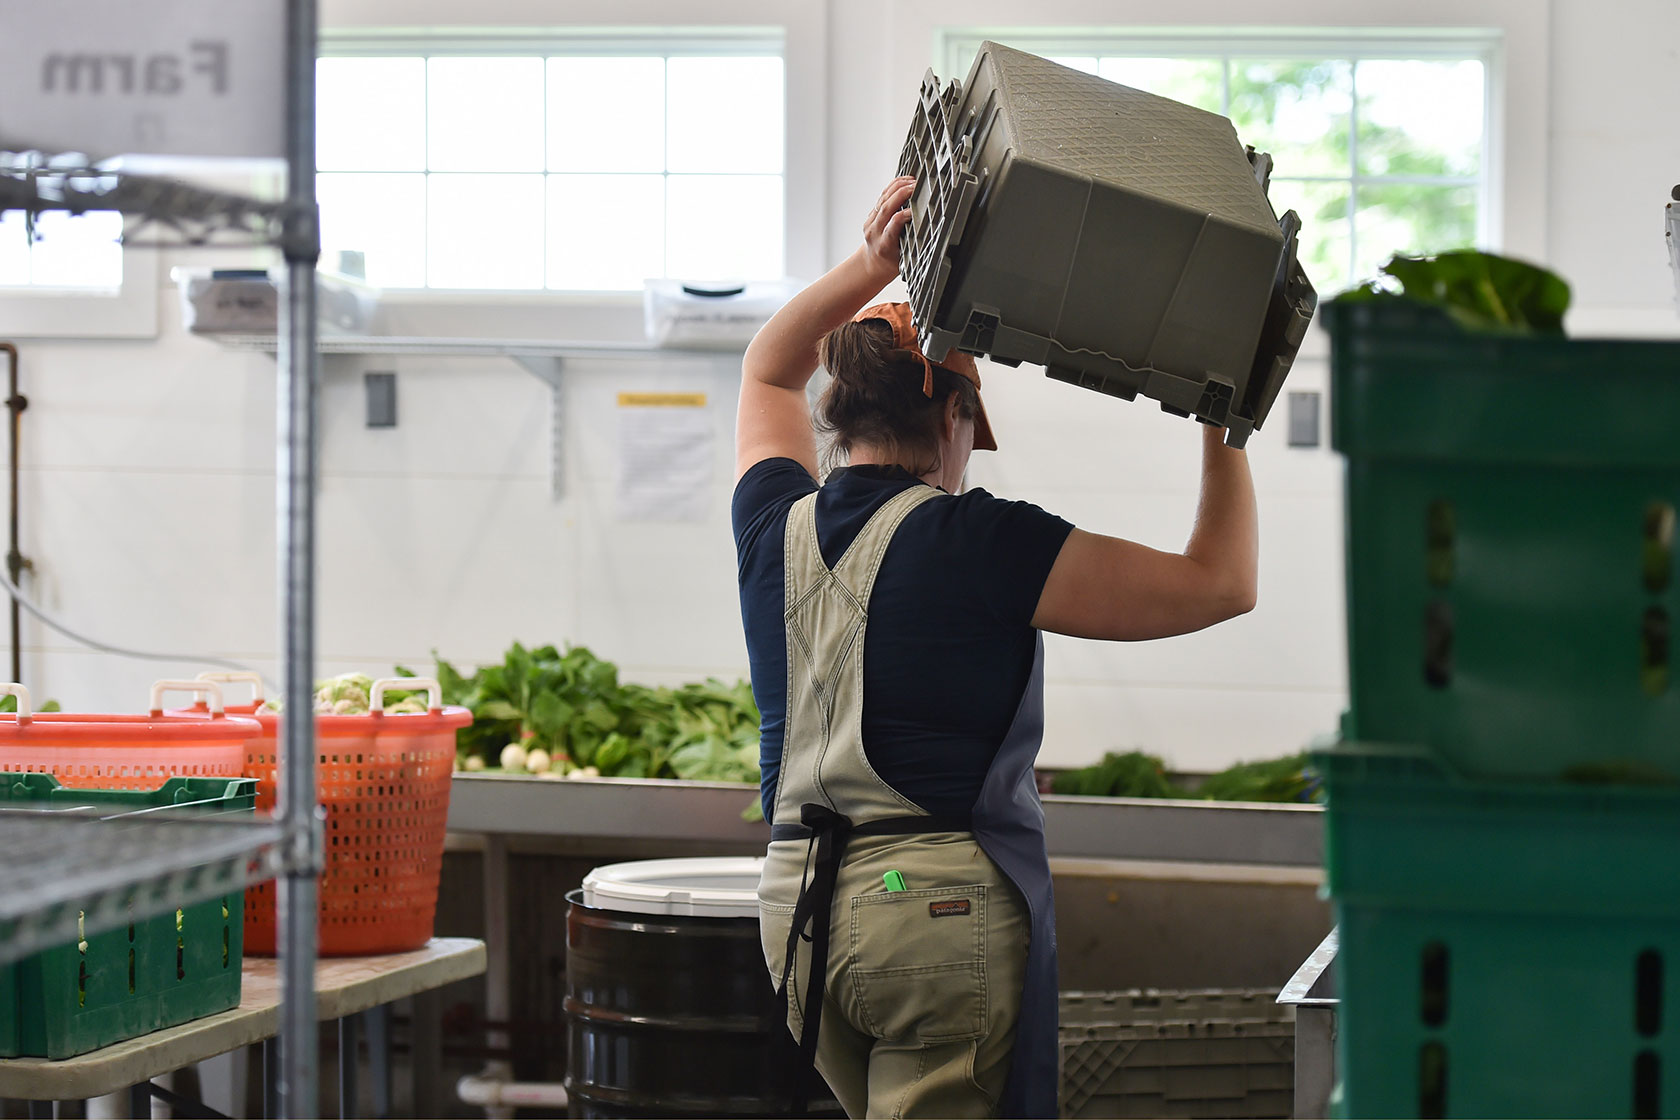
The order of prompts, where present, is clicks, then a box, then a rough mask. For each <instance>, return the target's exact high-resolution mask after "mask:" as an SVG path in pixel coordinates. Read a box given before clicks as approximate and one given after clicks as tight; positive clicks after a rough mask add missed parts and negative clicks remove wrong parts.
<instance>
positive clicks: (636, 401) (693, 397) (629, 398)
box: [618, 393, 706, 408]
mask: <svg viewBox="0 0 1680 1120" xmlns="http://www.w3.org/2000/svg"><path fill="white" fill-rule="evenodd" d="M618 407H620V408H705V407H706V394H704V393H620V394H619V395H618Z"/></svg>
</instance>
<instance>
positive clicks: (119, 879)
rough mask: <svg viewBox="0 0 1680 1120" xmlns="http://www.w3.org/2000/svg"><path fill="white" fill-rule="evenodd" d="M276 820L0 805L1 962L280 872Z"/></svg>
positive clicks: (279, 834) (280, 835) (280, 848)
mask: <svg viewBox="0 0 1680 1120" xmlns="http://www.w3.org/2000/svg"><path fill="white" fill-rule="evenodd" d="M282 840H283V832H282V829H281V827H280V825H279V824H277V823H274V822H271V821H266V820H256V821H253V820H251V819H249V817H246V818H244V819H239V818H235V817H232V816H216V817H206V816H202V815H199V816H185V815H180V814H168V813H163V812H138V813H133V812H130V813H125V814H124V815H123V816H121V817H117V818H112V819H102V818H101V816H100V815H99V814H97V813H94V812H90V811H88V810H85V809H53V810H41V809H3V810H0V852H4V853H5V854H6V858H5V860H4V861H0V964H5V963H7V962H9V961H12V960H16V959H19V958H21V957H25V956H28V955H29V954H31V953H35V952H38V951H40V950H41V949H46V948H51V947H52V946H54V945H62V944H64V943H65V942H71V941H76V940H77V939H78V938H80V937H83V936H85V935H87V934H90V933H97V932H99V931H101V930H107V929H114V928H116V927H119V926H123V925H126V924H127V923H129V922H131V921H134V920H135V919H137V918H145V917H150V916H152V915H154V914H159V913H164V912H167V911H169V910H173V909H176V908H179V907H184V906H188V905H191V904H192V903H195V902H201V901H203V900H205V899H209V898H214V897H215V896H217V895H222V894H227V893H229V892H230V891H236V890H241V889H243V888H244V887H246V886H249V885H250V884H252V883H259V882H262V881H263V880H265V879H272V878H274V877H275V876H276V875H279V874H282V873H284V872H285V871H286V870H287V869H288V868H287V862H286V859H285V857H284V852H285V845H284V844H283V843H282Z"/></svg>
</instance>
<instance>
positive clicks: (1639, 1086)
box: [1633, 1050, 1662, 1118]
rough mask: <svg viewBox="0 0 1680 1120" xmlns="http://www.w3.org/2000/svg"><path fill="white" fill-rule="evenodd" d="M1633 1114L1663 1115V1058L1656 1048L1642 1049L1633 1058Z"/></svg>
mask: <svg viewBox="0 0 1680 1120" xmlns="http://www.w3.org/2000/svg"><path fill="white" fill-rule="evenodd" d="M1633 1115H1634V1116H1635V1117H1639V1118H1643V1117H1646V1116H1661V1115H1662V1059H1661V1058H1659V1057H1658V1056H1657V1052H1656V1051H1655V1050H1641V1051H1640V1052H1639V1053H1638V1055H1637V1056H1635V1057H1634V1059H1633Z"/></svg>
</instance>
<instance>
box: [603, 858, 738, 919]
mask: <svg viewBox="0 0 1680 1120" xmlns="http://www.w3.org/2000/svg"><path fill="white" fill-rule="evenodd" d="M763 872H764V860H763V858H762V857H754V856H728V857H712V858H705V859H645V860H637V861H636V862H634V863H613V864H608V865H607V866H605V867H597V868H596V869H595V870H593V871H591V872H590V873H589V874H588V875H586V876H584V879H583V904H584V905H585V906H591V907H594V908H596V909H599V910H624V911H628V912H630V913H632V914H667V915H675V916H680V917H690V918H756V917H758V880H759V877H760V876H761V875H762V874H763Z"/></svg>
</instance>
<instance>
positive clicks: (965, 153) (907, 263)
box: [898, 70, 980, 361]
mask: <svg viewBox="0 0 1680 1120" xmlns="http://www.w3.org/2000/svg"><path fill="white" fill-rule="evenodd" d="M961 96H962V86H961V85H960V84H959V83H958V82H957V81H955V80H954V79H953V80H952V81H951V82H950V83H949V84H948V85H947V86H946V87H945V88H944V89H943V90H941V89H940V86H939V79H937V78H936V77H934V75H933V71H931V70H929V71H928V72H927V74H926V75H925V76H924V77H923V78H922V86H921V91H920V95H919V97H918V98H917V102H916V111H915V113H914V115H913V116H912V117H911V120H910V132H909V135H908V136H907V137H906V138H905V141H904V149H903V151H902V152H901V153H900V155H899V161H898V173H899V174H900V175H910V176H914V178H915V179H916V191H915V193H914V194H913V195H912V196H911V199H910V211H911V215H912V216H911V219H910V224H909V225H908V226H906V227H905V229H904V235H903V239H902V240H901V242H900V244H899V273H900V275H902V276H903V277H904V283H905V285H906V286H907V287H908V288H909V289H910V312H911V317H912V319H914V321H915V323H916V330H917V336H918V337H917V342H918V344H919V345H920V346H921V348H922V353H924V354H926V355H927V356H928V357H929V358H931V359H932V360H934V361H940V360H941V359H943V358H944V357H945V355H946V354H948V353H949V352H950V349H951V346H952V344H953V343H954V342H955V341H956V339H957V337H958V336H957V335H955V334H952V333H949V332H946V331H940V330H937V329H936V328H935V327H934V320H935V316H936V314H937V312H938V309H939V302H940V299H941V298H942V296H943V294H944V291H945V284H946V281H947V280H949V279H950V276H951V257H950V249H951V247H952V246H953V245H956V244H958V243H959V242H961V240H962V233H963V228H964V227H965V226H966V225H967V224H968V215H969V211H970V210H971V209H972V207H973V205H974V197H975V193H976V192H977V191H978V189H979V186H980V182H979V179H978V178H977V177H976V176H975V175H974V173H973V171H972V169H971V163H972V159H973V145H972V143H971V142H970V141H969V140H968V139H966V138H965V139H963V140H961V141H955V140H954V138H953V135H952V130H951V123H952V122H951V113H952V110H953V109H954V108H955V107H956V104H957V102H958V100H959V99H960V98H961Z"/></svg>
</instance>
